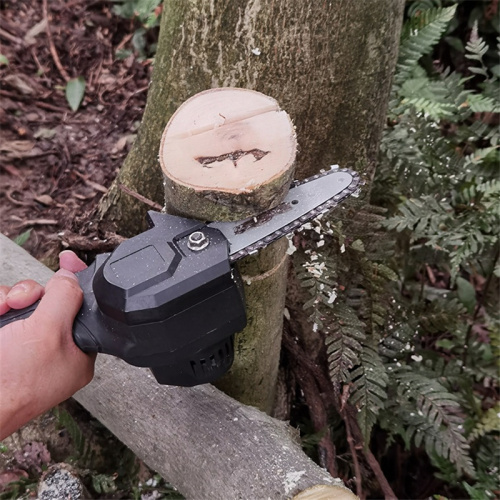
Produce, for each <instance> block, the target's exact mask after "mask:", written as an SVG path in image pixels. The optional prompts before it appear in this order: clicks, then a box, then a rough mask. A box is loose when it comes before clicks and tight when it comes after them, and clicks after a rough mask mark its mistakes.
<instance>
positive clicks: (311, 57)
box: [100, 0, 404, 235]
mask: <svg viewBox="0 0 500 500" xmlns="http://www.w3.org/2000/svg"><path fill="white" fill-rule="evenodd" d="M403 6H404V0H354V1H353V0H331V1H329V2H318V1H314V0H275V1H272V2H271V1H270V0H223V1H222V2H218V3H217V5H215V4H214V2H207V1H205V0H193V1H191V2H177V1H175V0H165V1H164V10H163V14H162V22H161V29H160V38H159V42H158V50H157V55H156V59H155V68H154V71H153V79H152V80H153V81H152V85H151V89H150V92H149V95H148V102H147V106H146V110H145V113H144V116H143V121H142V125H141V128H140V131H139V134H138V137H137V140H136V142H135V144H134V147H133V149H132V151H131V152H130V154H129V156H128V157H127V159H126V161H125V163H124V165H123V167H122V169H121V171H120V173H119V175H118V178H117V180H116V182H115V183H114V184H113V186H112V188H111V189H110V191H109V193H108V195H107V196H105V198H104V199H103V201H102V204H101V211H100V214H101V217H103V218H106V219H108V220H112V221H114V222H115V224H116V225H117V227H118V229H119V232H120V233H122V234H124V235H133V234H136V233H137V232H139V231H140V230H142V229H143V224H144V222H143V221H144V213H145V206H144V205H143V204H142V203H141V202H139V201H137V200H136V199H135V198H132V197H130V196H129V195H127V194H125V193H123V192H122V191H121V190H120V188H119V184H120V183H123V184H125V185H127V186H128V187H129V188H131V189H133V190H135V191H136V192H138V193H140V194H142V195H144V196H146V197H149V198H151V199H153V200H155V201H156V202H158V203H161V204H163V186H162V179H161V171H160V167H159V163H158V158H157V155H158V151H159V146H160V139H161V135H162V132H163V129H164V128H165V125H166V124H167V122H168V120H169V119H170V117H171V116H172V114H173V113H174V111H175V110H176V109H177V108H178V107H179V106H180V104H181V103H182V102H184V101H185V100H186V99H187V98H188V97H190V96H192V95H194V94H196V93H198V92H200V91H202V90H206V89H209V88H212V87H227V86H231V87H245V88H249V89H254V90H258V91H260V92H262V93H264V94H266V95H269V96H271V97H273V98H274V99H276V100H277V101H278V102H279V103H280V105H281V106H282V108H283V109H284V110H286V111H287V112H288V113H289V114H290V116H291V118H292V120H293V122H294V124H295V126H296V131H297V138H298V143H299V155H298V157H297V176H298V177H299V178H302V177H307V176H309V175H311V174H313V173H316V172H317V171H318V170H319V169H320V168H323V167H326V166H328V165H330V164H332V163H338V164H339V165H340V166H341V167H351V168H355V169H357V170H359V171H361V172H363V173H365V174H366V176H367V178H368V179H370V178H371V177H372V175H373V172H374V168H375V162H376V154H377V148H378V143H379V139H380V134H381V131H382V128H383V125H384V122H385V110H386V105H387V99H388V96H389V90H390V83H391V78H392V73H393V69H394V65H395V61H396V54H397V47H398V39H399V31H400V26H401V22H402V12H403Z"/></svg>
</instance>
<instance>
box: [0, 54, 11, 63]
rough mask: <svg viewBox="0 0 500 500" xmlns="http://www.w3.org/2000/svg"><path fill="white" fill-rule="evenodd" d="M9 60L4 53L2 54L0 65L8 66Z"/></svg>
mask: <svg viewBox="0 0 500 500" xmlns="http://www.w3.org/2000/svg"><path fill="white" fill-rule="evenodd" d="M8 65H9V60H8V59H7V58H6V57H5V56H4V55H3V54H0V66H8Z"/></svg>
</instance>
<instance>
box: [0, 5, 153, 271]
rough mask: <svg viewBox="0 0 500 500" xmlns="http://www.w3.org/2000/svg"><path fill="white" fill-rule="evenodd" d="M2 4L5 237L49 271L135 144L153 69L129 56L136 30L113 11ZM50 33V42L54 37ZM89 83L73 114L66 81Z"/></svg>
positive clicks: (0, 150)
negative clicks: (125, 53)
mask: <svg viewBox="0 0 500 500" xmlns="http://www.w3.org/2000/svg"><path fill="white" fill-rule="evenodd" d="M44 3H45V5H46V6H47V4H48V8H47V11H44V10H45V9H44V8H43V5H42V2H30V1H27V0H16V1H15V2H9V1H7V2H4V4H3V5H2V10H1V14H2V15H1V18H0V39H1V41H2V47H1V49H0V53H1V54H2V55H3V56H4V57H5V58H6V59H7V61H8V64H4V65H1V66H0V83H1V88H0V97H1V101H0V129H1V139H2V140H1V144H0V183H1V185H2V191H1V194H0V206H1V210H2V218H1V227H0V229H1V231H2V233H4V234H6V235H7V236H9V237H10V238H16V237H18V236H19V235H21V234H23V233H25V232H26V231H27V230H31V231H30V234H29V238H28V239H27V241H26V242H25V243H24V245H23V246H24V248H26V250H28V251H29V252H30V253H31V254H32V255H34V256H35V257H37V258H38V259H41V260H43V261H45V262H46V263H48V264H51V263H53V262H54V255H55V256H57V253H58V252H59V251H60V250H61V249H63V247H64V246H66V244H67V243H64V241H65V238H64V237H65V232H71V231H74V230H77V229H78V227H79V226H81V225H82V224H85V223H88V224H90V223H91V222H92V221H91V220H89V214H91V213H92V211H93V209H94V208H95V206H96V205H97V203H98V202H99V200H100V198H101V197H102V195H103V193H105V192H106V190H107V188H108V187H109V185H110V184H111V182H112V180H113V178H114V177H115V175H116V172H117V170H118V169H119V168H120V166H121V164H122V161H123V159H124V157H125V156H126V154H127V152H128V149H129V147H130V144H131V142H132V141H133V139H134V137H135V132H136V131H137V128H138V125H139V121H140V119H141V116H142V112H143V110H144V106H145V103H146V95H147V89H148V83H149V78H150V73H151V65H150V62H149V61H148V60H142V61H141V60H139V58H138V57H136V56H135V55H134V54H131V55H130V56H129V57H128V58H126V59H118V58H117V57H116V55H115V54H116V52H117V51H119V50H120V49H123V48H129V46H130V43H131V38H132V36H133V35H134V30H135V26H134V23H133V22H132V21H130V20H126V19H122V18H120V17H118V16H116V15H115V14H113V12H112V10H111V8H112V3H110V2H100V1H97V2H85V1H83V0H76V1H64V0H50V2H46V1H44ZM49 33H50V35H49ZM77 77H83V78H84V80H85V95H84V98H83V102H82V103H81V106H80V108H79V109H78V110H77V111H76V112H73V111H72V110H71V109H70V107H69V105H68V102H67V101H66V97H65V85H66V82H67V80H68V79H73V78H77Z"/></svg>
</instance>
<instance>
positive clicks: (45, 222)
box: [21, 219, 59, 227]
mask: <svg viewBox="0 0 500 500" xmlns="http://www.w3.org/2000/svg"><path fill="white" fill-rule="evenodd" d="M58 224H59V221H57V220H54V219H32V220H27V221H24V222H23V223H22V224H21V227H29V226H57V225H58Z"/></svg>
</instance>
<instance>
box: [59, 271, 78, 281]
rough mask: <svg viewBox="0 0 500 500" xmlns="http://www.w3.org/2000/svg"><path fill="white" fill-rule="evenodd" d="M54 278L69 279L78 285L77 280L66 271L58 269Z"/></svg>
mask: <svg viewBox="0 0 500 500" xmlns="http://www.w3.org/2000/svg"><path fill="white" fill-rule="evenodd" d="M55 276H61V277H62V278H70V279H72V280H74V281H76V282H77V283H78V278H77V277H76V276H75V275H74V274H73V273H72V272H71V271H68V270H66V269H59V271H57V273H56V274H55Z"/></svg>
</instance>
